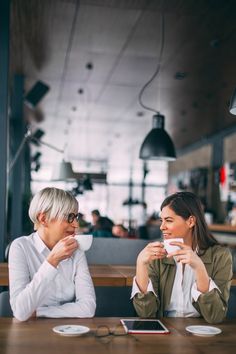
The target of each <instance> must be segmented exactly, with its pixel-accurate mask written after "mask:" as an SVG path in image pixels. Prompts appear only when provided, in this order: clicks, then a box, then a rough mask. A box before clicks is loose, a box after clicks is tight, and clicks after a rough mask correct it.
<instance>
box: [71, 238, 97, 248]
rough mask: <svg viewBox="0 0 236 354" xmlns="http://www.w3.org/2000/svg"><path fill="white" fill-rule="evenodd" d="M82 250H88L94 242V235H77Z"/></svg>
mask: <svg viewBox="0 0 236 354" xmlns="http://www.w3.org/2000/svg"><path fill="white" fill-rule="evenodd" d="M74 237H75V239H76V241H77V242H78V244H79V249H80V250H81V251H88V250H89V249H90V247H91V245H92V242H93V235H75V236H74Z"/></svg>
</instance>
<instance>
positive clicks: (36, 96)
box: [24, 81, 50, 108]
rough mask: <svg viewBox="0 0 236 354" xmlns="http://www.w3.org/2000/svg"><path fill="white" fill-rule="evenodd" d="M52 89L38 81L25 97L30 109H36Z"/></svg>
mask: <svg viewBox="0 0 236 354" xmlns="http://www.w3.org/2000/svg"><path fill="white" fill-rule="evenodd" d="M49 89H50V87H49V86H48V85H47V84H45V83H44V82H42V81H37V82H36V84H35V85H34V86H33V87H32V89H31V90H30V91H29V92H28V93H27V95H26V96H25V99H24V102H25V103H26V104H27V105H28V106H29V107H30V108H35V106H36V105H37V104H38V103H39V101H41V99H42V98H43V97H44V96H45V95H46V93H47V92H48V91H49Z"/></svg>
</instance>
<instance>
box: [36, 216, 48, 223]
mask: <svg viewBox="0 0 236 354" xmlns="http://www.w3.org/2000/svg"><path fill="white" fill-rule="evenodd" d="M37 220H38V223H37V224H41V225H43V226H47V224H48V221H47V216H46V214H45V213H39V214H38V216H37Z"/></svg>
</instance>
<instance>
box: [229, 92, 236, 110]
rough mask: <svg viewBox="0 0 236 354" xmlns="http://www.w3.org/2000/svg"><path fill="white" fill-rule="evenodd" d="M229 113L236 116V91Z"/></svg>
mask: <svg viewBox="0 0 236 354" xmlns="http://www.w3.org/2000/svg"><path fill="white" fill-rule="evenodd" d="M229 111H230V113H231V114H234V115H236V89H235V90H234V93H233V95H232V97H231V100H230V104H229Z"/></svg>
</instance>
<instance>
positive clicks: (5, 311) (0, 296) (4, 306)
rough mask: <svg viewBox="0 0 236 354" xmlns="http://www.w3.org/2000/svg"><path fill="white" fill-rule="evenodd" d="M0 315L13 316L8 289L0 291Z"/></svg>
mask: <svg viewBox="0 0 236 354" xmlns="http://www.w3.org/2000/svg"><path fill="white" fill-rule="evenodd" d="M0 317H13V313H12V309H11V305H10V298H9V291H3V292H1V293H0Z"/></svg>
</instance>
